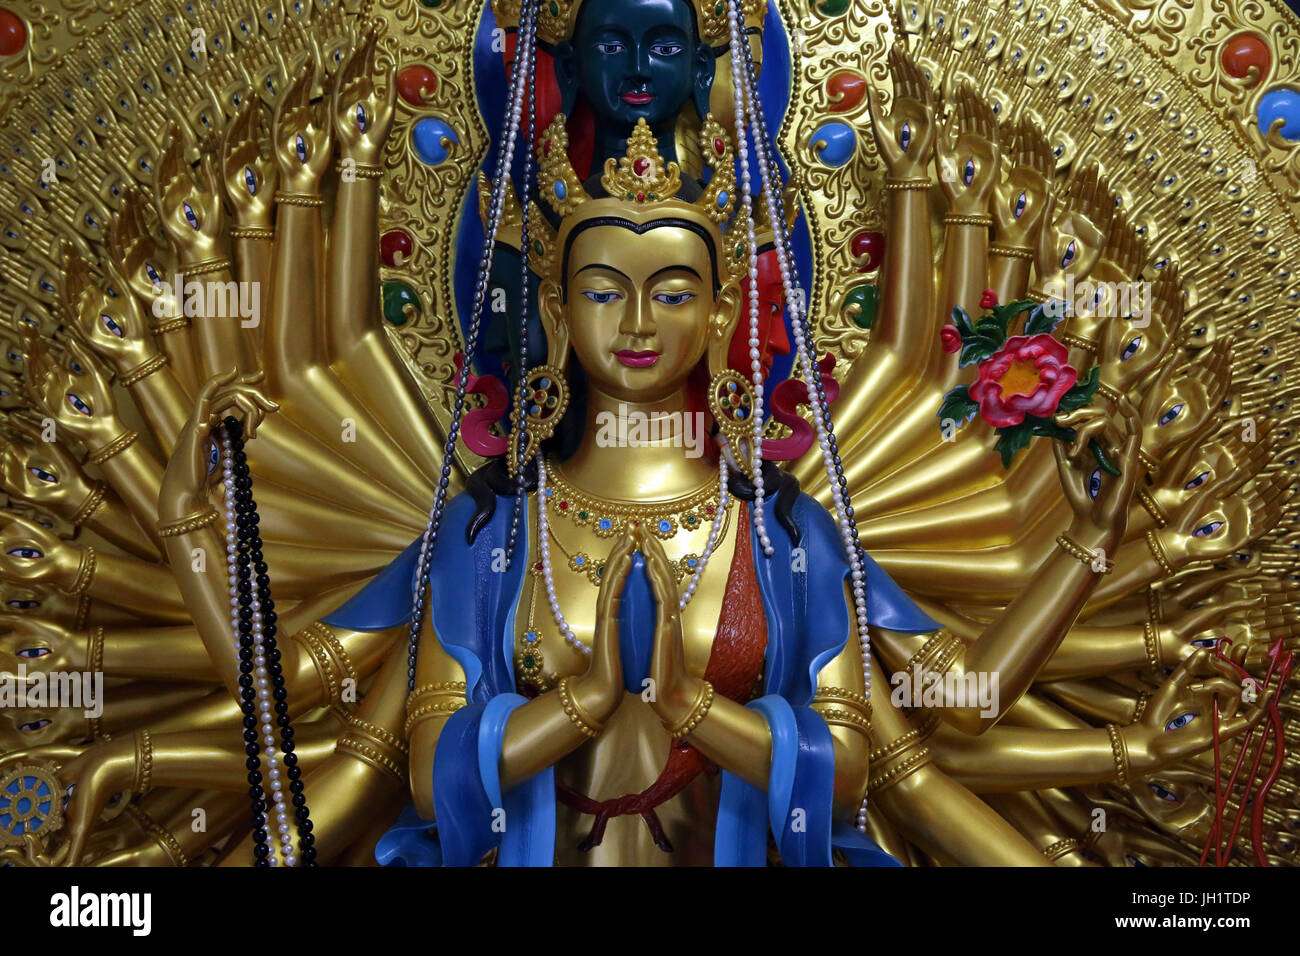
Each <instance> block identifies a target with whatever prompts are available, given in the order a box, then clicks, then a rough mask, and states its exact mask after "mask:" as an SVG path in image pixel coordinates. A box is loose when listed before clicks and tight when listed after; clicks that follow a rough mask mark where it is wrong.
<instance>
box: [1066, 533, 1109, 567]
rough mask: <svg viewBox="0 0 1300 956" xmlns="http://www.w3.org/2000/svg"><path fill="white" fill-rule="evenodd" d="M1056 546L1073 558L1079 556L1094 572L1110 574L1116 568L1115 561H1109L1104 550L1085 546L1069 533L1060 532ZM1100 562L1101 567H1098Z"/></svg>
mask: <svg viewBox="0 0 1300 956" xmlns="http://www.w3.org/2000/svg"><path fill="white" fill-rule="evenodd" d="M1056 546H1057V547H1058V548H1060V549H1061V550H1062V551H1064V552H1065V553H1066V554H1068V555H1069V556H1070V557H1072V558H1077V559H1078V560H1079V561H1082V562H1083V563H1084V564H1086V565H1087V566H1088V570H1090V571H1092V572H1093V573H1094V574H1110V572H1111V571H1113V570H1114V569H1115V562H1114V561H1107V560H1106V558H1105V557H1104V552H1101V551H1094V550H1093V549H1091V548H1085V547H1084V546H1083V545H1081V544H1079V542H1077V541H1075V540H1074V539H1073V538H1071V537H1070V536H1069V535H1068V534H1064V533H1062V534H1058V535H1057V536H1056ZM1099 562H1100V564H1101V569H1100V570H1098V569H1097V564H1098V563H1099Z"/></svg>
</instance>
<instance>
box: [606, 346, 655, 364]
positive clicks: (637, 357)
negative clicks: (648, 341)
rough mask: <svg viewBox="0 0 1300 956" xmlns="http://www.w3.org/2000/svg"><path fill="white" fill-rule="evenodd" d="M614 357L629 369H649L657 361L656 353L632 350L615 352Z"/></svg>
mask: <svg viewBox="0 0 1300 956" xmlns="http://www.w3.org/2000/svg"><path fill="white" fill-rule="evenodd" d="M614 357H615V358H616V359H618V360H619V361H620V362H622V363H623V364H624V365H626V366H628V367H629V368H649V367H650V366H651V365H654V363H655V362H657V361H659V353H658V352H654V351H645V352H634V351H633V350H632V349H622V350H621V351H618V352H615V353H614Z"/></svg>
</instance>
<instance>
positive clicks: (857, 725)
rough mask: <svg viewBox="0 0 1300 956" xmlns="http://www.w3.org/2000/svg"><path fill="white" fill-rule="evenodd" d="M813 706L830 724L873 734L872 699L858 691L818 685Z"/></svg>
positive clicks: (864, 733) (865, 734)
mask: <svg viewBox="0 0 1300 956" xmlns="http://www.w3.org/2000/svg"><path fill="white" fill-rule="evenodd" d="M812 707H813V710H815V711H817V713H819V714H821V717H822V720H824V721H826V723H827V725H828V726H840V727H848V728H849V729H850V730H856V731H858V732H859V733H861V734H863V735H864V736H867V737H870V736H871V701H869V700H868V699H867V698H866V697H864V696H863V695H862V694H859V693H858V692H857V691H852V690H848V689H846V688H843V687H827V686H825V685H818V687H817V693H816V694H815V695H813V700H812Z"/></svg>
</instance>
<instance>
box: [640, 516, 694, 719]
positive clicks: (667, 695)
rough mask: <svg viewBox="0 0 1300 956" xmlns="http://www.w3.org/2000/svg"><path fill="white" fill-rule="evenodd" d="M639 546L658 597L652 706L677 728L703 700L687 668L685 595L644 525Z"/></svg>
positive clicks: (675, 574) (667, 561)
mask: <svg viewBox="0 0 1300 956" xmlns="http://www.w3.org/2000/svg"><path fill="white" fill-rule="evenodd" d="M636 533H637V545H638V546H639V548H640V550H641V554H642V555H644V556H645V562H646V573H647V574H648V575H649V577H650V587H651V590H652V591H653V593H654V597H655V647H654V654H653V656H652V657H651V658H650V679H651V681H653V687H654V694H653V695H652V696H651V698H650V706H651V707H652V708H654V712H655V713H656V714H658V715H659V717H660V718H661V719H662V720H663V721H664V722H665V723H667V724H669V725H676V724H679V723H681V721H682V720H684V719H685V717H686V715H687V714H689V713H690V711H691V708H692V707H693V706H694V704H695V701H696V700H697V699H698V697H699V691H700V685H701V684H702V683H703V681H702V680H701V679H700V678H698V677H693V676H691V674H690V672H689V671H687V669H686V651H685V647H684V645H683V643H682V612H681V606H680V601H681V595H680V594H679V593H678V590H677V572H676V571H675V570H674V569H673V566H672V564H671V562H669V560H668V555H667V554H665V553H664V546H663V545H662V544H660V543H659V539H658V538H656V537H655V536H654V535H652V534H649V533H648V532H647V531H646V530H645V527H644V525H642V526H641V527H639V528H638V529H637V532H636Z"/></svg>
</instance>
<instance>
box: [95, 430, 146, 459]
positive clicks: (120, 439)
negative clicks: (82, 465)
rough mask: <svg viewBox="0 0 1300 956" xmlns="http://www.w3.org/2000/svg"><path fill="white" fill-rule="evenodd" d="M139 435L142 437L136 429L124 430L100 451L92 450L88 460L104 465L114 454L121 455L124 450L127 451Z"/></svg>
mask: <svg viewBox="0 0 1300 956" xmlns="http://www.w3.org/2000/svg"><path fill="white" fill-rule="evenodd" d="M139 437H140V433H139V432H134V431H126V432H123V433H122V434H120V435H118V436H117V437H116V438H114V439H113V440H112V441H111V442H109V443H108V444H107V445H105V446H104V447H103V448H101V449H99V451H92V452H91V453H90V455H89V458H88V460H89V461H90V462H91V463H92V464H95V465H102V464H103V463H104V462H106V461H108V460H109V459H110V458H112V457H113V456H114V455H120V454H122V452H124V451H126V450H127V449H128V448H130V447H131V446H132V445H134V444H135V442H136V439H138V438H139Z"/></svg>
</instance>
